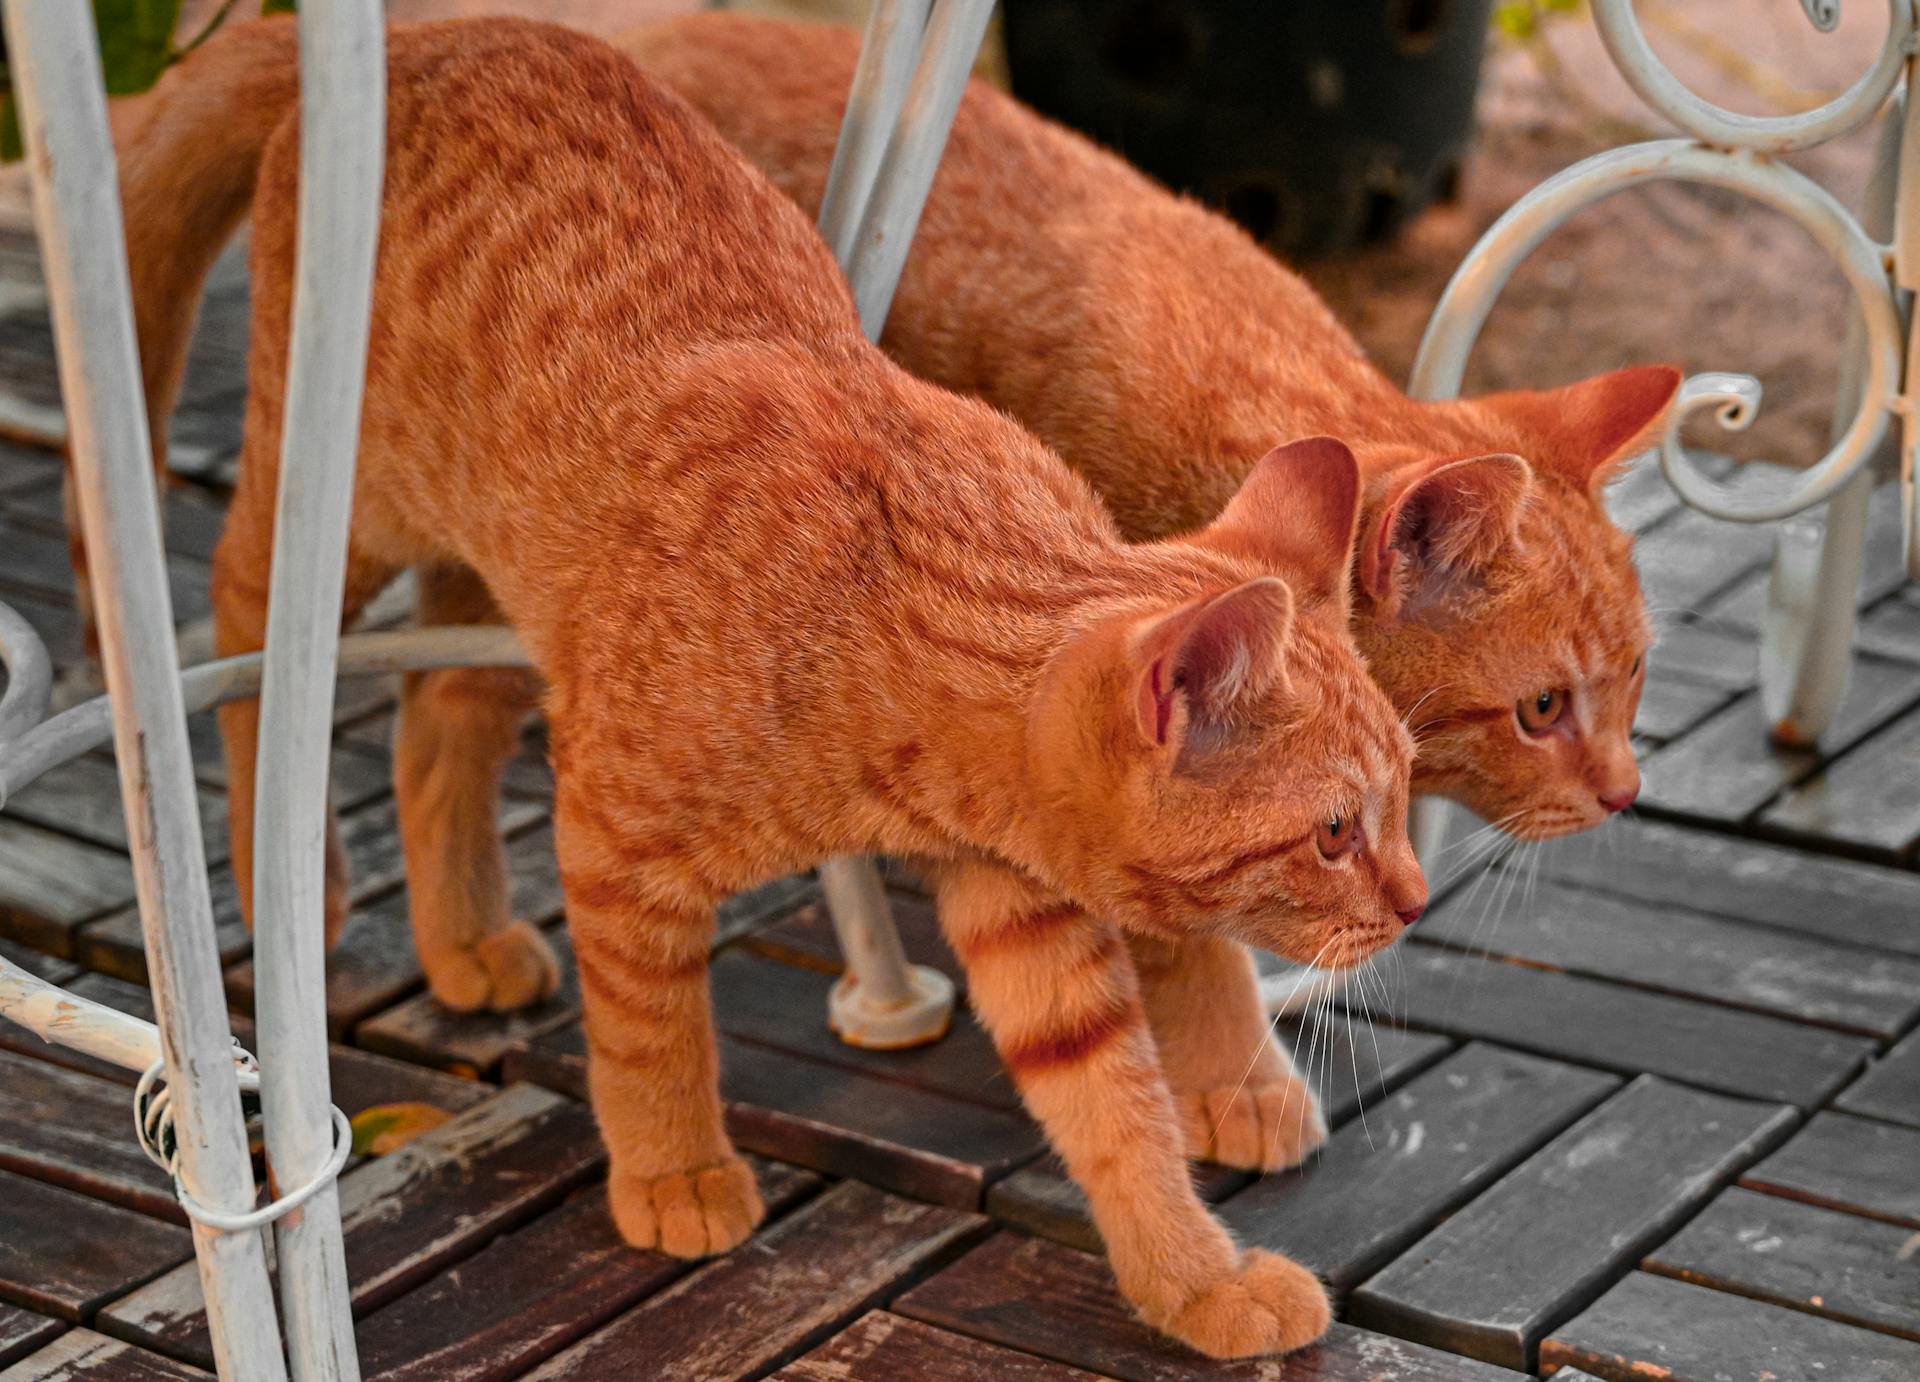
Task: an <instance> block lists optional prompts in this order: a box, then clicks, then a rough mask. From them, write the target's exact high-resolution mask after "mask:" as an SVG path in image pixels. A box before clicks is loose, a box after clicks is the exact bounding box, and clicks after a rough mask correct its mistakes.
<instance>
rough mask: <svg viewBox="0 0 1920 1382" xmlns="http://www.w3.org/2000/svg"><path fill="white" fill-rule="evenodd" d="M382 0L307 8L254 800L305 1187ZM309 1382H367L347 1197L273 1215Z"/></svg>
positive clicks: (276, 1063)
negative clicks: (357, 1339)
mask: <svg viewBox="0 0 1920 1382" xmlns="http://www.w3.org/2000/svg"><path fill="white" fill-rule="evenodd" d="M386 77H387V73H386V31H385V16H384V15H383V14H382V12H381V7H380V4H379V0H306V3H304V4H302V5H301V6H300V206H299V217H300V227H299V228H300V236H299V249H298V252H297V255H296V258H295V265H294V296H293V325H292V338H291V344H290V346H289V349H288V360H287V401H286V422H285V427H284V435H283V438H282V446H281V463H280V493H279V497H278V509H277V512H276V516H275V520H274V531H275V533H277V534H278V537H277V539H276V540H275V542H274V545H273V571H272V586H271V590H270V595H269V599H268V604H267V642H266V660H265V671H264V676H263V681H262V685H261V693H260V750H259V758H260V761H259V780H258V787H257V791H256V793H255V798H254V822H255V824H254V840H255V842H256V865H257V866H256V869H255V873H254V916H255V917H256V918H257V919H258V922H259V924H258V926H257V928H256V932H255V942H254V949H255V963H256V967H257V970H258V974H259V984H260V992H259V1000H258V1003H257V1007H258V1009H259V1018H260V1038H259V1040H260V1058H261V1067H262V1078H261V1087H260V1095H261V1107H262V1112H263V1114H264V1115H265V1124H266V1142H267V1158H268V1161H269V1163H270V1164H271V1165H272V1167H273V1171H274V1176H275V1179H276V1180H277V1181H278V1183H279V1184H280V1185H282V1186H296V1185H305V1184H306V1183H307V1182H309V1181H311V1180H313V1179H314V1178H315V1177H316V1176H319V1175H320V1174H321V1173H322V1170H323V1168H324V1167H325V1166H327V1165H328V1163H329V1162H330V1160H331V1159H332V1157H333V1154H334V1152H335V1146H334V1141H335V1127H334V1122H335V1120H334V1118H333V1117H332V1113H333V1101H332V1093H331V1089H330V1082H329V1078H328V1073H327V1028H326V1006H325V1003H326V942H325V937H324V918H323V913H324V901H325V895H326V876H325V875H326V866H325V860H324V858H323V852H322V847H321V841H322V839H323V838H324V837H325V831H326V815H327V764H328V755H329V750H330V746H331V742H332V738H333V715H332V711H333V682H334V668H335V664H336V662H337V659H338V656H339V629H340V609H341V592H342V587H343V583H344V580H345V570H346V548H347V525H348V520H349V518H350V516H351V511H352V506H353V472H354V462H355V453H356V450H357V448H358V445H359V437H360V404H361V396H362V394H363V392H364V389H365V382H366V371H367V335H368V324H369V320H370V316H371V311H372V292H373V263H374V250H375V247H376V245H377V243H378V240H379V227H380V196H381V183H382V179H383V174H384V171H385V161H386V160H385V130H386V104H387V103H386ZM274 1243H275V1246H276V1248H277V1249H278V1259H279V1269H280V1302H281V1308H282V1312H283V1314H284V1317H285V1320H286V1329H287V1355H288V1358H289V1360H290V1362H291V1364H292V1371H293V1379H294V1382H359V1377H360V1364H359V1360H358V1358H357V1357H356V1356H355V1353H354V1343H353V1317H352V1314H351V1313H350V1312H349V1310H348V1308H347V1300H348V1287H347V1264H346V1254H345V1251H344V1248H343V1245H342V1241H341V1229H340V1197H339V1191H338V1190H337V1189H336V1187H335V1186H334V1185H333V1184H332V1183H331V1182H328V1183H326V1184H323V1185H322V1186H321V1187H320V1188H319V1190H317V1191H316V1192H315V1193H314V1194H313V1195H312V1197H311V1198H310V1199H309V1200H308V1201H307V1202H306V1203H305V1204H304V1205H302V1206H300V1207H298V1208H296V1209H292V1210H290V1211H288V1212H287V1213H286V1214H284V1215H283V1216H282V1217H281V1218H280V1219H279V1220H278V1221H277V1222H276V1223H275V1225H274Z"/></svg>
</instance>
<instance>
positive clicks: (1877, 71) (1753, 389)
mask: <svg viewBox="0 0 1920 1382" xmlns="http://www.w3.org/2000/svg"><path fill="white" fill-rule="evenodd" d="M1801 3H1802V8H1803V9H1804V10H1805V11H1806V14H1807V18H1808V19H1809V21H1810V22H1812V24H1813V25H1814V26H1815V27H1816V28H1817V29H1819V30H1821V31H1823V32H1825V31H1829V30H1831V29H1832V28H1833V27H1834V25H1835V24H1837V23H1838V22H1839V13H1840V7H1839V0H1801ZM1593 14H1594V21H1595V23H1596V25H1597V26H1598V28H1599V31H1600V37H1601V39H1602V41H1603V42H1604V43H1605V45H1606V48H1607V52H1608V55H1609V56H1610V57H1611V58H1612V60H1613V62H1614V65H1615V66H1617V67H1618V68H1619V69H1620V71H1621V73H1622V74H1623V75H1624V76H1625V77H1626V79H1627V81H1628V83H1629V84H1630V85H1631V86H1632V87H1633V89H1634V91H1635V92H1637V93H1638V94H1639V95H1640V97H1641V98H1642V99H1643V100H1645V101H1646V102H1647V104H1648V105H1650V106H1652V107H1653V108H1654V109H1656V110H1658V111H1659V112H1661V113H1662V114H1663V115H1665V116H1667V117H1668V118H1669V119H1671V120H1672V121H1673V122H1674V123H1675V124H1677V125H1679V126H1680V128H1681V129H1683V130H1685V131H1686V132H1687V133H1688V134H1689V135H1691V136H1692V137H1691V138H1690V139H1676V140H1657V141H1653V142H1649V143H1644V144H1634V145H1629V146H1627V147H1625V148H1621V149H1614V150H1610V151H1609V152H1606V153H1602V154H1598V155H1595V156H1594V157H1592V158H1589V159H1587V160H1585V161H1584V162H1581V163H1577V164H1575V165H1574V166H1573V167H1571V168H1568V169H1567V170H1565V171H1564V172H1562V173H1560V174H1558V175H1557V176H1555V177H1553V178H1550V179H1549V180H1548V181H1547V182H1545V183H1543V184H1541V185H1540V186H1539V187H1537V188H1535V189H1534V190H1533V191H1532V192H1530V193H1528V194H1527V195H1526V196H1525V197H1522V198H1521V199H1520V200H1519V201H1518V202H1517V203H1515V204H1514V206H1513V207H1512V208H1511V209H1510V210H1509V211H1508V212H1507V213H1506V215H1504V216H1502V217H1501V218H1500V219H1499V220H1498V221H1496V222H1495V223H1494V225H1493V226H1492V227H1491V228H1490V229H1489V230H1488V231H1487V233H1486V234H1485V235H1484V236H1482V237H1481V239H1480V242H1479V243H1478V244H1477V245H1475V246H1474V248H1473V250H1472V251H1471V252H1470V253H1469V254H1468V255H1467V257H1466V259H1465V261H1464V262H1463V263H1462V264H1461V265H1460V268H1459V269H1458V270H1457V271H1456V272H1455V274H1454V276H1453V280H1452V282H1450V283H1449V284H1448V285H1447V290H1446V292H1445V294H1444V295H1443V296H1442V297H1441V299H1440V303H1439V306H1438V307H1436V308H1435V310H1434V314H1433V319H1432V321H1431V322H1430V323H1429V324H1428V326H1427V333H1426V337H1425V339H1423V340H1422V341H1421V344H1420V352H1419V355H1418V357H1417V358H1416V360H1415V361H1414V366H1413V376H1412V379H1411V381H1410V385H1409V387H1410V391H1411V392H1412V393H1413V394H1414V395H1415V396H1416V397H1420V398H1451V397H1455V396H1456V395H1457V394H1458V392H1459V389H1460V381H1461V377H1462V376H1463V374H1464V373H1465V371H1466V363H1467V357H1468V355H1469V354H1470V353H1471V352H1472V349H1473V344H1474V341H1475V340H1476V339H1477V338H1478V337H1479V334H1480V329H1481V327H1482V326H1483V325H1484V324H1485V322H1486V319H1487V314H1488V313H1489V312H1490V311H1491V310H1492V308H1493V304H1494V301H1495V299H1497V298H1498V297H1499V295H1500V292H1501V290H1502V289H1504V288H1505V287H1506V284H1507V281H1508V279H1509V278H1510V277H1511V276H1512V274H1513V271H1514V270H1515V269H1516V268H1517V267H1518V266H1519V264H1520V261H1521V260H1523V259H1525V258H1526V256H1527V255H1528V254H1529V253H1531V252H1532V250H1533V249H1534V248H1535V247H1536V246H1537V245H1539V243H1540V242H1541V241H1542V240H1544V239H1545V238H1546V237H1547V236H1548V235H1549V234H1551V233H1552V232H1553V231H1554V230H1556V229H1557V228H1559V227H1560V226H1561V225H1563V224H1564V223H1565V222H1566V221H1567V220H1568V219H1569V218H1570V217H1572V216H1573V215H1575V214H1576V213H1577V212H1579V211H1581V210H1582V209H1584V208H1585V207H1587V206H1590V205H1591V204H1593V203H1594V202H1596V201H1599V200H1600V199H1602V198H1604V197H1607V196H1610V195H1612V194H1613V193H1615V192H1618V191H1621V190H1624V189H1626V188H1629V187H1635V186H1639V185H1642V184H1644V183H1648V182H1652V181H1656V180H1662V179H1680V180H1684V181H1690V182H1701V183H1707V184H1711V185H1713V186H1718V187H1724V188H1727V189H1729V190H1732V191H1736V192H1741V193H1744V194H1745V195H1747V196H1750V197H1752V198H1754V199H1755V200H1757V201H1760V202H1762V203H1764V204H1766V205H1768V206H1771V207H1773V208H1774V209H1775V210H1777V211H1779V212H1781V213H1783V214H1784V215H1786V216H1788V217H1790V218H1792V219H1793V220H1794V221H1796V222H1798V223H1799V224H1800V226H1801V227H1802V228H1804V229H1805V230H1806V231H1807V233H1808V234H1809V235H1811V236H1812V237H1813V239H1814V240H1815V242H1816V243H1818V244H1819V245H1820V247H1821V248H1822V249H1824V250H1825V251H1826V252H1827V253H1828V255H1830V256H1831V257H1832V259H1833V261H1834V263H1835V264H1836V266H1837V267H1838V268H1839V269H1840V271H1841V273H1842V274H1843V276H1844V277H1845V279H1846V281H1847V285H1848V288H1849V290H1850V291H1851V293H1852V295H1853V299H1854V303H1855V306H1856V307H1857V309H1858V315H1857V317H1856V319H1855V325H1854V327H1853V328H1852V330H1851V332H1850V339H1849V343H1848V346H1847V353H1846V357H1845V361H1844V368H1843V377H1842V380H1841V391H1840V392H1841V397H1840V409H1841V413H1840V417H1839V418H1837V419H1836V422H1835V429H1834V431H1835V435H1834V440H1833V443H1832V445H1831V448H1830V449H1829V450H1828V452H1827V454H1826V455H1825V456H1823V457H1822V458H1821V459H1820V460H1819V461H1817V462H1815V463H1814V464H1813V465H1812V466H1811V467H1809V468H1808V469H1807V470H1805V471H1804V472H1802V473H1800V474H1799V475H1797V476H1795V477H1794V478H1793V479H1792V481H1791V482H1790V483H1787V484H1784V485H1782V484H1771V483H1740V484H1731V485H1730V484H1725V483H1722V482H1720V481H1718V480H1716V479H1714V478H1713V477H1711V476H1709V475H1708V474H1706V473H1705V472H1704V471H1702V470H1701V469H1700V468H1699V467H1698V466H1697V465H1695V464H1694V462H1693V460H1692V458H1691V457H1690V456H1689V455H1688V454H1687V451H1686V448H1685V447H1684V446H1683V445H1682V443H1681V440H1680V432H1681V428H1682V426H1683V425H1684V423H1685V422H1686V420H1687V419H1688V418H1689V417H1690V416H1692V415H1693V414H1694V413H1697V412H1701V411H1703V410H1711V411H1712V412H1713V414H1714V416H1715V418H1716V420H1717V421H1718V422H1719V423H1720V425H1721V426H1722V427H1724V428H1727V429H1729V430H1738V429H1740V428H1743V427H1746V426H1747V425H1749V424H1750V423H1751V422H1752V420H1753V417H1754V415H1755V413H1756V411H1757V410H1758V408H1759V405H1760V385H1759V381H1757V380H1755V379H1753V378H1752V377H1751V376H1748V375H1743V374H1702V375H1695V376H1694V377H1693V378H1691V379H1689V380H1688V381H1687V383H1686V385H1685V387H1684V388H1683V389H1682V391H1681V396H1680V401H1679V404H1678V406H1677V407H1676V408H1675V409H1674V412H1673V416H1672V418H1671V419H1670V421H1669V423H1668V426H1667V428H1666V431H1665V434H1664V435H1663V436H1662V438H1661V440H1660V446H1659V457H1660V466H1661V469H1662V471H1663V472H1664V473H1665V474H1666V476H1667V479H1668V480H1669V482H1671V483H1672V485H1673V487H1674V489H1675V491H1676V492H1677V493H1678V494H1679V496H1680V497H1681V499H1682V500H1684V501H1685V502H1686V503H1687V504H1689V505H1690V506H1692V507H1693V508H1696V509H1699V510H1700V511H1701V512H1703V513H1707V514H1711V515H1713V516H1714V517H1717V518H1723V519H1727V520H1730V521H1733V522H1739V523H1767V522H1776V521H1782V520H1787V521H1786V522H1784V523H1783V524H1782V527H1781V529H1780V531H1779V534H1778V537H1777V540H1776V545H1775V559H1774V567H1773V575H1772V580H1771V582H1770V585H1769V590H1768V609H1767V618H1766V628H1765V632H1764V636H1763V639H1762V644H1761V652H1760V684H1761V696H1762V702H1763V705H1764V708H1765V712H1766V717H1767V723H1768V724H1769V725H1771V726H1772V727H1773V733H1774V735H1775V737H1776V738H1779V739H1780V740H1782V741H1784V742H1790V743H1801V744H1808V743H1812V742H1814V741H1816V740H1817V739H1818V738H1819V737H1820V735H1821V734H1822V733H1823V732H1824V731H1825V730H1826V728H1827V726H1828V725H1829V724H1830V723H1831V722H1832V719H1833V716H1834V714H1835V713H1836V711H1837V710H1838V709H1839V706H1840V702H1841V699H1842V697H1843V696H1844V694H1845V690H1846V680H1847V670H1848V665H1849V663H1850V661H1851V657H1852V649H1853V629H1854V622H1855V617H1856V601H1857V599H1858V589H1859V579H1860V569H1861V548H1862V543H1863V541H1864V536H1865V522H1866V504H1867V500H1868V496H1869V494H1870V492H1871V490H1872V489H1873V486H1874V484H1875V482H1876V480H1877V479H1878V478H1880V472H1881V471H1882V470H1883V469H1885V468H1886V467H1885V465H1884V458H1885V456H1886V453H1887V448H1886V446H1885V445H1884V444H1883V443H1884V442H1885V441H1886V440H1887V439H1888V436H1889V423H1890V422H1891V421H1892V420H1894V419H1896V418H1897V419H1898V420H1899V423H1900V431H1899V446H1898V474H1899V478H1900V487H1901V489H1900V495H1901V504H1902V511H1903V514H1904V525H1905V532H1906V558H1907V570H1908V574H1909V575H1910V576H1914V577H1920V530H1917V529H1916V517H1920V510H1916V507H1915V503H1916V494H1915V486H1914V457H1915V452H1916V448H1917V447H1920V430H1917V424H1920V416H1917V413H1916V398H1917V397H1920V378H1916V377H1915V373H1914V372H1915V370H1916V368H1920V352H1916V350H1915V349H1914V348H1913V343H1912V341H1911V339H1910V331H1911V329H1912V328H1911V326H1910V324H1909V320H1910V316H1911V313H1910V304H1909V296H1908V295H1909V294H1910V293H1911V291H1912V290H1913V288H1914V287H1915V286H1916V285H1920V169H1916V168H1914V167H1913V166H1912V165H1913V163H1914V162H1915V161H1916V160H1920V136H1916V137H1914V138H1908V137H1907V136H1908V135H1909V134H1912V133H1913V132H1912V131H1911V130H1910V129H1909V128H1908V125H1909V123H1910V122H1911V121H1912V120H1913V119H1914V117H1915V108H1914V107H1913V106H1912V105H1910V104H1907V103H1904V102H1902V101H1899V100H1898V99H1897V98H1896V99H1895V100H1894V101H1893V102H1892V104H1891V105H1890V101H1889V98H1894V97H1895V96H1896V88H1899V87H1900V86H1901V84H1902V79H1903V78H1905V79H1908V80H1911V77H1912V68H1913V63H1914V48H1915V43H1916V27H1917V26H1916V0H1888V5H1887V37H1886V42H1885V44H1884V45H1883V46H1882V48H1881V50H1880V53H1879V55H1878V57H1877V58H1876V60H1875V62H1874V64H1873V66H1872V67H1871V69H1870V70H1869V71H1867V72H1866V73H1865V74H1864V75H1863V76H1861V77H1860V79H1859V80H1858V81H1856V82H1855V83H1854V84H1853V85H1852V86H1851V87H1849V88H1848V89H1847V90H1846V91H1845V92H1844V93H1843V94H1841V95H1840V96H1838V97H1836V98H1835V99H1834V100H1832V101H1830V102H1828V103H1827V104H1826V105H1823V106H1821V107H1819V108H1818V109H1816V110H1812V111H1808V112H1805V113H1803V114H1800V115H1793V116H1783V117H1756V116H1749V115H1741V114H1739V113H1737V112H1734V111H1729V110H1725V109H1723V108H1721V107H1719V106H1716V105H1714V104H1712V103H1710V102H1708V101H1706V100H1703V99H1702V98H1701V97H1700V96H1699V95H1697V94H1696V93H1694V92H1693V91H1691V90H1689V89H1688V88H1687V87H1686V86H1684V85H1682V84H1681V82H1680V81H1679V79H1678V78H1676V77H1675V76H1674V75H1673V73H1672V72H1670V71H1669V70H1668V69H1667V68H1666V67H1665V66H1664V65H1663V64H1662V63H1661V61H1660V59H1659V58H1658V57H1657V56H1656V55H1655V53H1654V52H1653V49H1652V48H1651V46H1650V45H1649V44H1648V43H1647V40H1646V36H1645V34H1644V33H1643V32H1642V31H1641V29H1640V25H1639V22H1638V20H1637V18H1636V17H1635V15H1634V10H1633V2H1632V0H1593ZM1883 109H1889V110H1890V111H1891V113H1890V114H1889V115H1888V116H1887V123H1886V125H1885V127H1884V131H1883V138H1882V141H1881V151H1880V158H1879V167H1878V169H1877V170H1876V173H1875V177H1874V183H1873V185H1872V187H1870V188H1869V190H1868V194H1867V205H1866V207H1865V208H1864V219H1865V223H1866V224H1865V228H1863V227H1862V224H1861V222H1860V221H1856V220H1855V218H1854V217H1853V215H1852V214H1851V213H1849V212H1848V211H1847V210H1846V209H1845V208H1844V207H1842V206H1841V205H1840V204H1839V202H1837V201H1836V200H1834V198H1833V197H1832V196H1831V195H1829V194H1828V193H1827V192H1826V191H1825V189H1823V188H1821V187H1820V186H1819V185H1818V184H1816V183H1814V182H1813V181H1811V180H1810V179H1808V178H1806V177H1804V176H1803V175H1801V174H1799V173H1797V172H1795V171H1794V170H1793V169H1792V168H1789V167H1787V166H1786V165H1785V164H1784V163H1781V162H1779V161H1778V156H1779V155H1781V154H1785V153H1790V152H1793V151H1796V150H1800V149H1806V148H1810V147H1812V146H1813V145H1816V144H1821V143H1824V142H1826V141H1827V140H1829V139H1834V138H1837V137H1838V136H1840V135H1842V134H1845V133H1847V132H1849V131H1851V130H1854V129H1857V128H1859V127H1860V126H1861V125H1863V124H1865V123H1866V122H1867V121H1869V120H1871V119H1872V118H1873V117H1874V116H1875V115H1876V114H1878V113H1879V112H1880V111H1882V110H1883ZM1821 505H1824V506H1825V509H1824V511H1823V512H1821V513H1814V512H1811V511H1812V510H1814V509H1816V507H1817V506H1821ZM1445 809H1446V808H1445V807H1444V805H1443V804H1441V803H1438V802H1433V801H1423V802H1421V803H1420V804H1419V806H1418V807H1417V808H1416V811H1415V820H1414V837H1415V844H1416V846H1417V847H1418V848H1419V850H1420V852H1421V855H1422V857H1423V858H1431V857H1433V850H1434V849H1435V848H1437V846H1438V845H1439V843H1440V837H1441V835H1442V834H1443V833H1444V822H1445Z"/></svg>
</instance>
